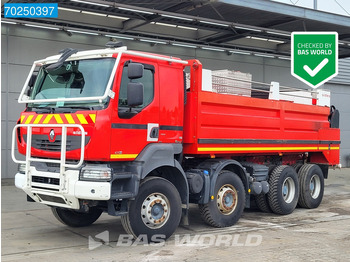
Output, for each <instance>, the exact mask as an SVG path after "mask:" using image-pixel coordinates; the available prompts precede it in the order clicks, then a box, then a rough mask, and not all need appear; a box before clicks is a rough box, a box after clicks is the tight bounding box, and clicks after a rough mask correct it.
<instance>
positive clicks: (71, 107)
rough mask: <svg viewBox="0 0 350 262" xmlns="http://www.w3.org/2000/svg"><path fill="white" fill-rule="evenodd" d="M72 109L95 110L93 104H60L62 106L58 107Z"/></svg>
mask: <svg viewBox="0 0 350 262" xmlns="http://www.w3.org/2000/svg"><path fill="white" fill-rule="evenodd" d="M61 108H62V109H71V110H79V109H82V110H94V107H92V106H60V107H57V109H61Z"/></svg>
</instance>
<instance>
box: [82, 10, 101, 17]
mask: <svg viewBox="0 0 350 262" xmlns="http://www.w3.org/2000/svg"><path fill="white" fill-rule="evenodd" d="M81 12H82V13H83V14H87V15H97V16H105V17H106V16H107V15H106V14H101V13H95V12H88V11H81Z"/></svg>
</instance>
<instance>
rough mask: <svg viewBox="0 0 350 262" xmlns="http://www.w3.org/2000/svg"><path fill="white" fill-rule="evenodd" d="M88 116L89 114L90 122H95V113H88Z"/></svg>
mask: <svg viewBox="0 0 350 262" xmlns="http://www.w3.org/2000/svg"><path fill="white" fill-rule="evenodd" d="M89 116H90V118H91V120H92V122H94V123H95V120H96V115H95V114H89Z"/></svg>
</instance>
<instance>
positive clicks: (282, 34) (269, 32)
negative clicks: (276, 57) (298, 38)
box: [266, 31, 290, 36]
mask: <svg viewBox="0 0 350 262" xmlns="http://www.w3.org/2000/svg"><path fill="white" fill-rule="evenodd" d="M266 33H268V34H272V35H281V36H290V34H288V33H280V32H274V31H266Z"/></svg>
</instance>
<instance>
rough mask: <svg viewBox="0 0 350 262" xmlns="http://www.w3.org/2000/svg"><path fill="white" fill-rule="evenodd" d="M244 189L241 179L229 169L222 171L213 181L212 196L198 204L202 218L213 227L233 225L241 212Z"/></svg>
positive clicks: (243, 204) (243, 202)
mask: <svg viewBox="0 0 350 262" xmlns="http://www.w3.org/2000/svg"><path fill="white" fill-rule="evenodd" d="M244 206H245V191H244V186H243V183H242V181H241V179H240V178H239V177H238V176H237V175H236V174H235V173H232V172H230V171H223V172H221V173H220V175H219V176H218V178H217V180H216V183H215V190H214V198H213V199H212V200H210V201H209V203H207V204H204V205H199V210H200V213H201V216H202V218H203V220H204V221H205V222H206V223H207V224H209V225H211V226H214V227H228V226H232V225H234V224H235V223H236V222H237V221H238V220H239V218H240V217H241V215H242V213H243V209H244Z"/></svg>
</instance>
